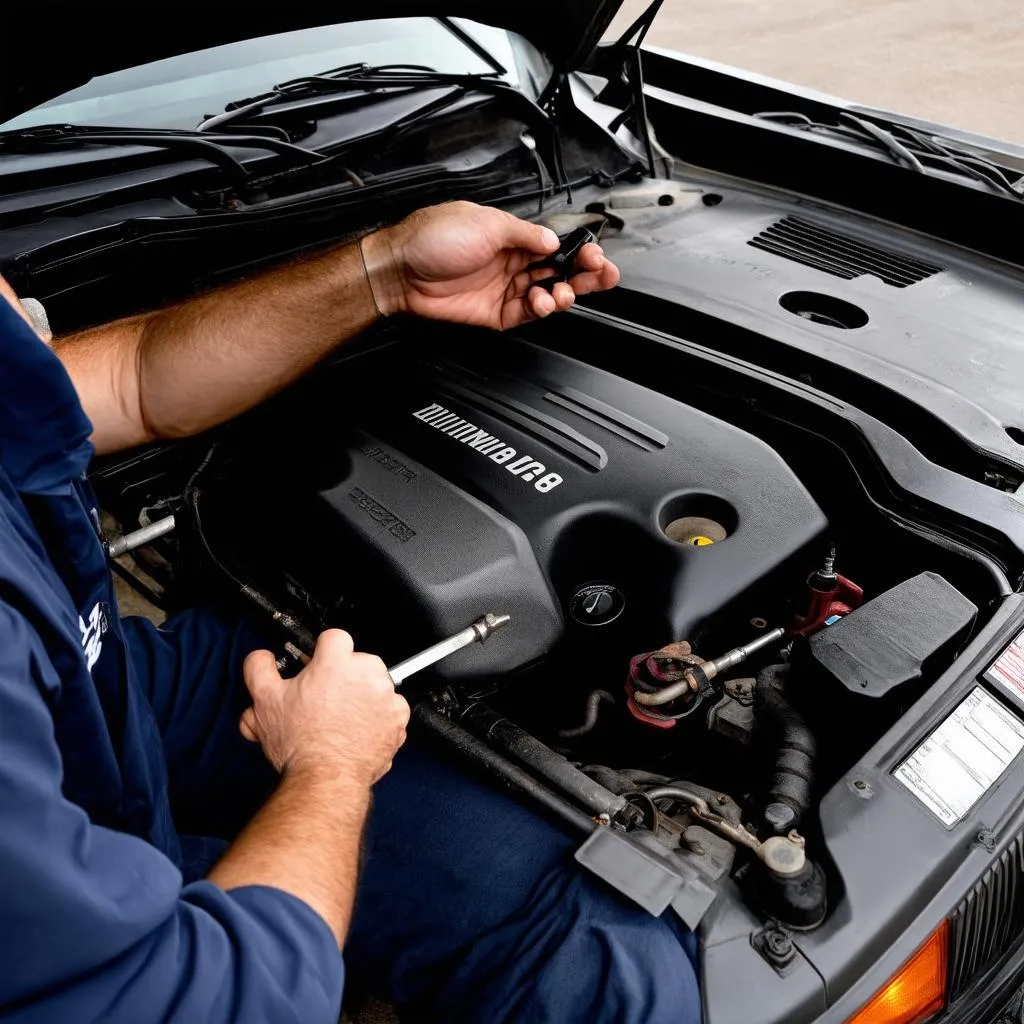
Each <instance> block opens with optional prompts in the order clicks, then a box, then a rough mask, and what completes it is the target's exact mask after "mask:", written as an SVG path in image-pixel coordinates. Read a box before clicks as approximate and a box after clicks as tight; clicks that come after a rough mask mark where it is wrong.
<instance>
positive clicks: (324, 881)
mask: <svg viewBox="0 0 1024 1024" xmlns="http://www.w3.org/2000/svg"><path fill="white" fill-rule="evenodd" d="M242 671H243V674H244V676H245V682H246V685H247V686H248V687H249V693H250V694H251V695H252V707H251V708H248V709H247V710H246V711H245V713H244V714H243V715H242V719H241V722H240V723H239V727H240V729H241V731H242V735H243V736H245V738H246V739H248V740H252V741H254V742H256V743H259V745H260V746H261V747H262V748H263V753H264V754H266V756H267V760H268V761H270V763H271V764H272V765H273V766H274V767H275V768H276V769H277V770H278V771H279V772H281V773H282V777H281V783H280V785H279V786H278V787H277V789H275V790H274V792H273V794H271V797H270V799H269V800H268V801H267V802H266V803H265V804H264V805H263V807H262V808H261V809H260V811H259V813H258V814H257V815H256V817H255V818H253V819H252V821H250V822H249V824H248V825H246V827H245V828H244V829H243V830H242V832H241V834H240V835H239V836H238V837H237V838H236V839H235V841H234V842H233V843H232V844H231V846H230V847H228V850H227V852H226V853H225V854H224V856H223V857H222V858H221V859H220V860H219V861H218V862H217V863H216V864H215V865H214V866H213V868H212V869H211V870H210V873H209V875H208V876H207V877H208V879H209V880H210V881H211V882H213V883H214V884H215V885H219V886H220V887H221V888H222V889H239V888H242V887H244V886H250V885H266V886H272V887H273V888H276V889H282V890H283V891H284V892H288V893H291V894H292V895H293V896H295V897H297V898H298V899H300V900H303V901H304V902H306V903H308V904H309V906H311V907H312V908H313V909H314V910H315V911H316V912H317V913H318V914H319V915H320V916H321V917H322V918H323V919H324V921H326V922H327V924H328V925H329V926H330V928H331V930H332V931H333V932H334V936H335V938H336V939H337V941H338V946H339V948H340V947H341V946H342V945H343V944H344V942H345V935H346V934H347V932H348V925H349V921H350V919H351V917H352V904H353V901H354V900H355V894H356V881H357V878H358V872H359V848H360V841H361V836H362V832H363V823H364V821H365V820H366V815H367V813H368V811H369V808H370V787H371V786H372V785H373V784H374V783H375V782H376V781H377V780H378V779H379V778H380V777H381V776H382V775H384V774H386V773H387V771H388V770H389V769H390V768H391V759H392V757H394V755H395V751H396V750H398V748H399V747H400V746H401V745H402V744H403V743H404V742H405V727H406V725H407V724H408V722H409V705H408V704H406V702H405V699H404V698H402V697H400V696H399V695H398V694H397V693H395V687H394V684H393V683H392V681H391V677H390V676H389V675H388V670H387V669H386V668H385V667H384V663H383V662H382V661H381V660H380V658H375V657H374V656H373V655H372V654H357V653H353V651H352V637H350V636H349V635H348V633H344V632H342V631H341V630H340V629H328V630H327V631H326V632H324V633H322V634H321V635H320V639H319V640H317V643H316V650H315V651H314V653H313V657H312V659H311V660H310V662H309V664H308V665H307V666H306V667H305V668H304V669H303V670H302V671H301V672H300V673H299V674H298V675H297V676H296V677H295V678H294V679H282V678H281V676H280V674H279V673H278V671H277V668H276V666H275V664H274V656H273V655H272V654H271V653H270V651H253V653H252V654H250V655H249V657H248V658H246V659H245V665H244V667H243V670H242Z"/></svg>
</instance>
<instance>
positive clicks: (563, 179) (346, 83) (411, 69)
mask: <svg viewBox="0 0 1024 1024" xmlns="http://www.w3.org/2000/svg"><path fill="white" fill-rule="evenodd" d="M432 89H448V90H449V92H448V93H447V94H446V95H444V96H441V97H439V98H438V99H437V100H435V101H434V102H432V103H430V104H428V105H427V107H426V108H424V109H423V110H419V111H415V112H413V114H411V115H409V116H408V117H406V118H402V119H400V120H399V121H397V122H395V123H394V124H392V125H390V126H388V129H387V130H388V131H390V132H396V131H403V130H405V129H406V128H409V127H411V126H412V125H414V124H417V123H420V122H421V121H423V120H425V119H426V118H428V117H431V116H433V115H434V114H437V113H439V112H440V111H441V110H443V109H445V108H446V107H450V106H452V105H453V104H455V103H456V102H458V101H459V100H461V99H462V98H463V97H465V96H467V95H468V94H470V93H474V92H476V93H483V94H485V95H489V96H496V97H505V98H508V99H510V100H512V102H515V103H518V104H519V105H520V106H522V107H525V108H529V111H530V115H531V119H532V121H534V122H535V123H537V124H540V125H543V126H544V127H545V128H546V130H547V132H548V134H549V135H550V138H551V147H552V152H553V156H554V163H555V169H556V176H557V179H558V183H559V185H560V186H562V187H564V188H565V189H566V191H567V193H569V192H570V186H569V183H568V178H567V176H566V173H565V168H564V165H563V161H562V152H561V140H560V139H559V136H558V129H557V127H556V125H555V123H554V121H553V120H552V119H551V117H550V116H549V115H548V114H547V113H546V112H545V111H544V110H543V109H542V108H541V107H540V106H538V105H537V103H535V102H534V101H533V100H532V99H530V97H529V96H527V95H526V93H524V92H522V91H521V90H519V89H517V88H516V87H515V86H513V85H510V84H509V83H508V82H506V81H504V80H503V79H502V78H501V77H500V75H499V73H498V71H497V70H495V71H486V72H482V73H478V74H465V73H449V72H444V71H437V70H435V69H434V68H431V67H426V66H424V65H421V64H381V65H379V66H377V67H374V66H372V65H369V64H346V65H344V66H343V67H339V68H332V69H331V70H329V71H323V72H321V73H319V74H315V75H303V76H302V77H300V78H293V79H291V80H290V81H287V82H282V83H281V84H280V85H275V86H274V87H273V89H270V90H269V91H268V92H265V93H262V94H260V95H258V96H250V97H248V98H247V99H241V100H236V101H234V102H232V103H229V104H227V106H226V107H225V109H224V112H223V113H221V114H215V115H214V116H212V117H208V118H206V119H205V120H203V121H201V122H200V123H199V126H198V128H197V129H196V131H197V132H199V133H203V134H205V133H206V132H209V131H211V130H213V129H216V128H221V129H223V128H224V127H225V126H227V125H231V124H234V123H236V122H239V121H243V120H244V119H245V118H247V117H249V116H250V115H255V116H259V115H260V114H263V113H264V112H267V113H269V111H270V110H271V109H272V108H274V107H279V106H284V105H287V104H289V103H293V102H298V101H301V100H306V99H313V100H317V99H323V100H324V101H325V102H331V100H332V98H336V97H343V96H345V95H347V94H360V95H362V96H363V97H366V96H371V97H372V96H374V94H377V93H381V92H386V93H387V94H388V95H395V96H403V95H408V94H410V93H415V92H425V91H428V90H432ZM570 194H571V193H570Z"/></svg>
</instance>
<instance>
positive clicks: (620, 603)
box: [569, 583, 626, 626]
mask: <svg viewBox="0 0 1024 1024" xmlns="http://www.w3.org/2000/svg"><path fill="white" fill-rule="evenodd" d="M625 606H626V599H625V598H624V597H623V596H622V591H621V590H619V588H618V587H614V586H612V584H610V583H588V584H586V586H583V587H580V588H579V590H577V591H576V593H575V594H573V595H572V599H571V600H570V601H569V614H570V615H571V616H572V617H573V618H574V619H575V620H576V621H577V622H579V623H581V624H582V625H584V626H605V625H607V624H608V623H609V622H614V621H615V620H616V619H617V618H618V617H619V616H620V615H621V614H622V609H623V608H625Z"/></svg>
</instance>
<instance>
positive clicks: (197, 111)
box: [0, 18, 550, 131]
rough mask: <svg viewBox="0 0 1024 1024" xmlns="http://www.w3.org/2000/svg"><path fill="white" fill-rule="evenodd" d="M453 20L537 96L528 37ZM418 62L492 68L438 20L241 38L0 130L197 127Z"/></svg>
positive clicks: (134, 74) (89, 91) (100, 84)
mask: <svg viewBox="0 0 1024 1024" xmlns="http://www.w3.org/2000/svg"><path fill="white" fill-rule="evenodd" d="M452 21H453V22H454V23H455V24H456V25H457V26H458V27H459V28H460V29H462V30H463V31H465V32H466V33H468V34H469V35H470V36H471V37H472V38H473V39H474V40H476V42H478V43H479V44H480V46H481V47H483V48H484V49H485V50H486V51H487V52H488V53H489V54H490V55H491V56H493V57H494V58H495V60H497V61H498V63H500V64H501V65H502V66H503V67H504V68H505V69H506V72H507V73H506V75H505V80H506V81H507V82H509V84H511V85H514V86H516V87H517V88H520V89H522V90H523V91H524V92H525V93H527V95H529V96H530V97H531V98H533V99H536V97H537V95H539V92H540V89H541V88H542V87H543V85H544V84H545V82H546V81H547V78H548V75H549V74H550V67H549V65H548V64H547V63H546V61H545V59H544V58H543V57H542V56H541V54H540V53H539V52H538V51H537V50H536V49H535V48H534V47H533V46H532V45H531V44H530V43H528V42H527V41H526V40H525V39H523V38H522V37H521V36H518V35H516V34H515V33H513V32H507V31H505V30H504V29H498V28H491V27H489V26H486V25H479V24H477V23H476V22H473V21H468V20H465V19H462V18H453V19H452ZM354 63H366V64H372V65H376V64H425V65H428V66H430V67H432V68H434V69H436V70H437V71H444V72H452V73H459V74H476V73H480V72H487V71H493V70H494V69H493V67H492V66H491V65H490V64H489V63H488V62H487V61H486V60H485V59H484V58H483V57H482V56H481V55H479V54H478V53H475V52H474V51H473V49H472V48H471V47H470V46H469V45H467V43H466V42H464V41H463V40H461V39H459V38H458V37H457V35H455V34H453V33H452V32H451V31H450V30H449V29H448V28H446V27H445V25H444V23H443V22H442V21H440V20H438V19H436V18H385V19H381V20H379V21H358V22H349V23H346V24H342V25H327V26H320V27H317V28H312V29H302V30H300V31H297V32H283V33H281V34H279V35H272V36H262V37H260V38H258V39H246V40H243V41H241V42H237V43H229V44H227V45H225V46H215V47H212V48H211V49H207V50H197V51H195V52H194V53H186V54H181V55H180V56H176V57H169V58H167V59H166V60H160V61H155V62H153V63H152V64H144V65H142V66H140V67H136V68H127V69H125V70H123V71H116V72H113V73H112V74H109V75H101V76H99V77H97V78H94V79H92V81H90V82H88V83H87V84H86V85H83V86H81V87H79V88H77V89H72V90H71V91H70V92H66V93H64V94H63V95H61V96H57V97H55V98H54V99H52V100H50V101H49V102H47V103H44V104H42V105H41V106H38V107H35V108H33V109H32V110H29V111H26V112H25V113H24V114H20V115H19V116H18V117H14V118H12V119H11V120H9V121H6V122H4V123H2V124H0V130H4V131H7V130H12V129H18V128H30V127H32V126H34V125H41V124H90V125H119V126H129V127H133V128H186V129H189V128H195V127H196V125H197V124H198V123H199V122H200V121H201V120H203V118H204V117H207V116H208V115H211V114H217V113H219V112H220V111H222V110H223V109H224V105H225V104H226V103H229V102H231V101H232V100H239V99H244V98H246V97H248V96H253V95H255V94H258V93H261V92H265V91H266V90H268V89H270V88H271V87H272V86H274V85H276V84H277V83H279V82H285V81H288V80H289V79H292V78H297V77H299V76H302V75H310V74H315V73H317V72H321V71H326V70H328V69H330V68H336V67H340V66H342V65H345V64H354Z"/></svg>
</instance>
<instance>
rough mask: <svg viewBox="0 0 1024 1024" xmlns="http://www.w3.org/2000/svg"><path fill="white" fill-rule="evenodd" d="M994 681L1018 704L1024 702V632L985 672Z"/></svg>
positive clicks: (987, 677)
mask: <svg viewBox="0 0 1024 1024" xmlns="http://www.w3.org/2000/svg"><path fill="white" fill-rule="evenodd" d="M985 678H986V679H988V680H989V681H990V682H993V683H995V684H996V686H998V687H999V688H1000V689H1001V690H1003V691H1004V692H1005V693H1007V694H1009V695H1010V696H1011V697H1012V698H1013V699H1014V700H1015V701H1016V702H1017V703H1018V704H1024V633H1021V634H1020V635H1019V636H1018V637H1017V639H1016V640H1014V641H1013V643H1012V644H1010V646H1009V647H1007V648H1006V650H1005V651H1003V653H1002V654H1000V655H999V657H998V658H996V661H995V664H994V665H993V666H992V667H991V668H990V669H989V670H988V671H987V672H986V673H985Z"/></svg>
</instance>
